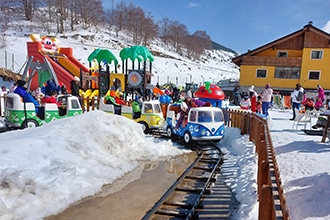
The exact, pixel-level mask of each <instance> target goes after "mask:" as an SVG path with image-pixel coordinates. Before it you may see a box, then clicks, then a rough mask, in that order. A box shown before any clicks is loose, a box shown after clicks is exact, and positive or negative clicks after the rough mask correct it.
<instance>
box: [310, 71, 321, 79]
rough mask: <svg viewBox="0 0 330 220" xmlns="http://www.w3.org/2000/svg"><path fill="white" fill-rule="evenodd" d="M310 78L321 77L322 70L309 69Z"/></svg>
mask: <svg viewBox="0 0 330 220" xmlns="http://www.w3.org/2000/svg"><path fill="white" fill-rule="evenodd" d="M308 79H316V80H319V79H320V71H309V73H308Z"/></svg>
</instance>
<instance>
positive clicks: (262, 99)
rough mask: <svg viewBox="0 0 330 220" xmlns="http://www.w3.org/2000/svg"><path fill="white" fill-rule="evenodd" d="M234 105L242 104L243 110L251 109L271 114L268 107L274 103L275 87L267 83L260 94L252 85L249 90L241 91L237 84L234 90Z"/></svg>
mask: <svg viewBox="0 0 330 220" xmlns="http://www.w3.org/2000/svg"><path fill="white" fill-rule="evenodd" d="M233 94H234V102H233V104H234V105H237V106H240V107H241V109H243V110H251V111H252V112H255V113H261V114H264V115H266V116H268V115H269V113H268V109H269V108H270V106H271V103H272V96H273V89H272V88H271V87H270V84H269V83H267V84H266V85H265V87H264V89H263V91H262V92H261V93H260V95H258V93H257V92H256V91H255V90H254V86H253V85H252V86H251V87H250V88H249V92H243V93H241V92H240V88H239V86H236V87H235V89H234V90H233Z"/></svg>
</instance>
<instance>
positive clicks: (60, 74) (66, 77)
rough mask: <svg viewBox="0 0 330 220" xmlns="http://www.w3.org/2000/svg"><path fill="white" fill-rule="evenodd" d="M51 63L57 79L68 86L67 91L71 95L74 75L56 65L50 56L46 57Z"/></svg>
mask: <svg viewBox="0 0 330 220" xmlns="http://www.w3.org/2000/svg"><path fill="white" fill-rule="evenodd" d="M45 57H46V59H47V60H48V61H49V63H50V64H51V65H52V67H53V69H54V71H55V74H56V76H57V79H58V81H59V82H62V83H63V84H65V85H66V89H67V91H68V92H69V93H71V85H70V82H71V81H72V80H73V75H71V74H70V73H69V72H68V71H66V70H65V69H63V68H62V67H61V66H60V65H59V64H58V63H56V62H55V61H54V60H53V59H52V58H50V57H49V56H45Z"/></svg>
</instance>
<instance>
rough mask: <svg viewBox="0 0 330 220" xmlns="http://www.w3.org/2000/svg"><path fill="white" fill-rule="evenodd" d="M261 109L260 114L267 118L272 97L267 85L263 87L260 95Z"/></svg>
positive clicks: (271, 90)
mask: <svg viewBox="0 0 330 220" xmlns="http://www.w3.org/2000/svg"><path fill="white" fill-rule="evenodd" d="M260 96H261V102H262V104H261V109H262V114H264V115H266V116H268V115H269V114H268V109H269V106H270V104H271V101H272V96H273V89H271V88H270V84H269V83H267V84H266V85H265V89H264V91H262V93H261V95H260Z"/></svg>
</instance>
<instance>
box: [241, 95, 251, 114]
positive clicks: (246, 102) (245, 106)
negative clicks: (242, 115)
mask: <svg viewBox="0 0 330 220" xmlns="http://www.w3.org/2000/svg"><path fill="white" fill-rule="evenodd" d="M240 106H241V109H243V110H249V109H250V108H251V101H250V99H249V96H248V94H247V93H245V94H244V96H243V99H242V100H241V102H240Z"/></svg>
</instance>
